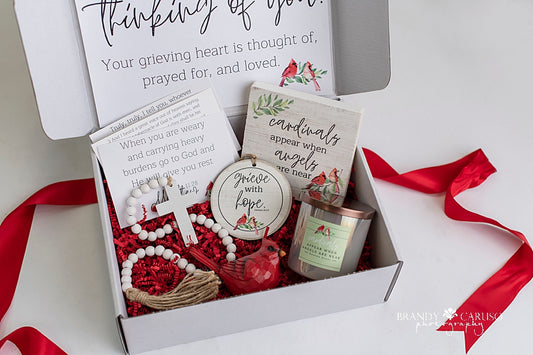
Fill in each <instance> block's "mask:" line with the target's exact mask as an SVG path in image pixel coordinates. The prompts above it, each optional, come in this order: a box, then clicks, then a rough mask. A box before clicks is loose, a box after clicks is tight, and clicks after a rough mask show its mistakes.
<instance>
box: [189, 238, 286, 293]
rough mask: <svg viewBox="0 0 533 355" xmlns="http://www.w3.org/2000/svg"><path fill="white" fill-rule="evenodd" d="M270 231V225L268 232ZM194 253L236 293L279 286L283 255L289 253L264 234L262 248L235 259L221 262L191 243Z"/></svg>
mask: <svg viewBox="0 0 533 355" xmlns="http://www.w3.org/2000/svg"><path fill="white" fill-rule="evenodd" d="M267 234H268V228H267V230H266V231H265V236H266V235H267ZM189 251H190V254H191V255H192V256H193V257H194V258H196V260H198V261H199V262H200V263H201V264H203V265H205V266H207V267H208V268H210V269H211V270H213V271H214V272H215V273H217V274H218V276H219V277H220V279H221V280H222V282H223V283H224V284H225V285H226V287H227V288H228V290H229V291H230V292H231V293H232V294H233V295H242V294H246V293H251V292H257V291H263V290H268V289H270V288H273V287H275V286H277V284H278V282H279V278H280V275H281V272H280V270H279V263H280V258H281V257H283V256H284V255H285V252H284V251H283V250H281V249H280V248H279V247H278V245H277V244H276V243H275V242H273V241H271V240H268V239H265V238H263V242H262V244H261V248H260V249H259V250H258V251H256V252H255V253H252V254H250V255H246V256H243V257H242V258H240V259H237V260H235V261H230V262H228V263H226V264H222V265H218V264H217V263H215V262H214V261H213V260H211V259H209V257H207V255H205V254H204V253H203V252H202V251H200V250H199V249H196V248H195V247H191V248H190V249H189Z"/></svg>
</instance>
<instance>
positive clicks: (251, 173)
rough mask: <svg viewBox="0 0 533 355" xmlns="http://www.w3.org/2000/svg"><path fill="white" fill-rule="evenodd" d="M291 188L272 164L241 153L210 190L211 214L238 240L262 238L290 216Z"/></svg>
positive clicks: (279, 226)
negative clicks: (239, 158) (265, 231)
mask: <svg viewBox="0 0 533 355" xmlns="http://www.w3.org/2000/svg"><path fill="white" fill-rule="evenodd" d="M291 205H292V194H291V187H290V185H289V182H288V181H287V178H286V177H285V176H284V175H283V173H281V171H279V170H278V169H277V168H276V167H275V166H273V165H270V164H269V163H267V162H264V161H261V160H257V158H256V157H255V156H252V155H249V156H243V157H242V158H241V160H240V161H238V162H236V163H234V164H231V165H230V166H228V167H227V168H226V169H224V170H223V171H222V172H221V173H220V175H219V176H218V177H217V179H216V180H215V182H214V184H213V189H212V190H211V210H212V212H213V217H214V218H215V220H216V221H217V223H219V224H220V225H222V227H224V228H225V229H227V230H228V232H229V233H230V234H231V235H232V236H234V237H236V238H240V239H244V240H257V239H261V238H262V237H263V234H264V230H265V228H267V227H268V228H269V232H268V235H270V234H272V233H274V232H275V231H277V230H278V229H279V228H281V226H282V225H283V223H285V220H286V219H287V217H288V216H289V213H290V210H291Z"/></svg>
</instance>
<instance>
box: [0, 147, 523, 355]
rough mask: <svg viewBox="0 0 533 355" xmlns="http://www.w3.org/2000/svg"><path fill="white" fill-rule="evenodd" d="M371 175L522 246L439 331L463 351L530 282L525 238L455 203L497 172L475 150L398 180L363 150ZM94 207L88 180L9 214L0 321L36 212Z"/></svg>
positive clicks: (40, 344) (52, 350)
mask: <svg viewBox="0 0 533 355" xmlns="http://www.w3.org/2000/svg"><path fill="white" fill-rule="evenodd" d="M363 151H364V154H365V156H366V159H367V161H368V165H369V166H370V170H371V171H372V175H373V176H374V177H375V178H378V179H382V180H385V181H388V182H391V183H394V184H398V185H402V186H405V187H407V188H410V189H414V190H417V191H421V192H424V193H442V192H446V197H445V201H444V211H445V213H446V215H447V216H449V217H450V218H453V219H456V220H460V221H470V222H482V223H489V224H492V225H495V226H497V227H499V228H502V229H504V230H506V231H508V232H510V233H512V234H513V235H515V236H517V237H518V238H520V239H521V240H522V241H523V244H522V246H521V247H520V248H519V249H518V251H517V252H516V253H515V254H514V255H513V256H512V257H511V258H510V259H509V260H508V261H507V263H506V264H505V265H504V266H503V267H502V268H501V269H500V270H499V271H498V272H496V273H495V274H494V275H493V276H492V277H491V278H489V279H488V280H487V281H486V282H485V283H484V284H483V285H481V287H479V288H478V289H477V290H476V291H475V292H474V293H473V294H472V295H471V296H470V297H469V298H468V299H467V300H466V301H465V302H464V303H463V305H461V307H459V309H458V310H457V312H456V313H457V315H456V316H455V317H453V318H451V319H449V320H448V321H447V322H446V323H445V324H444V325H443V326H442V327H440V328H439V329H438V330H440V331H463V332H464V334H465V347H466V351H467V352H468V350H469V349H470V348H471V347H472V345H473V344H474V343H475V342H476V341H477V340H478V339H479V337H480V336H481V335H482V334H483V333H484V331H485V330H487V329H488V327H490V325H491V324H492V323H493V322H494V321H495V320H496V319H497V318H498V316H499V315H500V314H501V313H502V312H503V311H504V310H505V309H506V308H507V306H508V305H509V304H510V303H511V302H512V301H513V299H514V298H515V297H516V295H517V294H518V292H519V291H520V290H521V289H522V287H524V285H526V284H527V283H528V282H529V281H530V280H531V278H532V277H533V251H532V249H531V247H530V245H529V243H528V241H527V239H526V238H525V236H524V235H523V234H522V233H520V232H517V231H514V230H512V229H509V228H507V227H505V226H503V225H502V224H500V223H499V222H497V221H495V220H493V219H490V218H487V217H484V216H481V215H479V214H477V213H473V212H470V211H468V210H466V209H464V208H463V207H461V206H460V205H459V204H458V203H457V202H456V201H455V199H454V197H455V196H457V195H458V194H460V193H461V192H463V191H465V190H467V189H470V188H473V187H476V186H478V185H480V184H481V183H483V181H485V179H486V178H487V177H488V176H489V175H491V174H493V173H494V172H495V171H496V169H495V168H494V167H493V166H492V164H490V162H489V161H488V159H487V157H486V156H485V154H484V153H483V152H482V151H481V150H477V151H475V152H473V153H471V154H469V155H467V156H466V157H464V158H462V159H459V160H457V161H455V162H453V163H450V164H446V165H441V166H435V167H430V168H425V169H419V170H415V171H411V172H408V173H405V174H401V175H400V174H398V173H397V172H396V171H395V170H394V169H393V168H392V167H391V166H390V165H389V164H387V163H386V162H385V161H384V160H383V159H382V158H380V157H379V156H378V155H377V154H375V153H374V152H372V151H370V150H368V149H363ZM95 202H96V192H95V186H94V180H93V179H85V180H75V181H65V182H60V183H56V184H52V185H49V186H47V187H45V188H43V189H42V190H40V191H38V192H37V193H35V194H34V195H33V196H31V197H30V198H28V199H27V200H26V201H25V202H24V203H23V204H21V205H20V206H19V207H17V208H16V209H15V210H14V211H13V212H11V213H10V214H9V215H8V216H7V217H6V219H5V220H4V221H3V223H2V224H1V225H0V270H3V272H2V274H0V275H1V276H0V284H2V285H3V286H4V290H5V291H4V292H2V293H1V294H0V320H1V319H2V318H3V317H4V315H5V313H6V312H7V310H8V308H9V305H10V304H11V301H12V299H13V295H14V293H15V288H16V285H17V281H18V277H19V274H20V268H21V266H22V260H23V258H24V253H25V250H26V244H27V242H28V236H29V232H30V228H31V223H32V219H33V212H34V211H35V206H36V205H38V204H48V205H82V204H90V203H95ZM7 340H9V341H11V342H13V343H14V344H15V345H16V346H17V347H18V348H19V349H20V350H21V352H22V354H53V355H55V354H65V352H63V350H61V349H60V348H59V347H58V346H57V345H55V344H54V343H53V342H52V341H50V340H49V339H48V338H46V337H45V336H44V335H42V334H41V333H40V332H38V331H37V330H36V329H34V328H31V327H23V328H20V329H17V330H15V331H14V332H13V333H11V334H9V335H8V336H7V337H5V338H4V339H2V340H0V347H1V346H2V345H3V344H4V343H5V342H6V341H7Z"/></svg>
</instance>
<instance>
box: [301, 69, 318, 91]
mask: <svg viewBox="0 0 533 355" xmlns="http://www.w3.org/2000/svg"><path fill="white" fill-rule="evenodd" d="M302 76H303V77H304V78H306V79H307V80H309V81H312V82H313V84H315V91H320V85H318V82H317V81H316V79H315V72H314V71H313V68H311V63H309V62H307V63H305V67H304V71H303V72H302Z"/></svg>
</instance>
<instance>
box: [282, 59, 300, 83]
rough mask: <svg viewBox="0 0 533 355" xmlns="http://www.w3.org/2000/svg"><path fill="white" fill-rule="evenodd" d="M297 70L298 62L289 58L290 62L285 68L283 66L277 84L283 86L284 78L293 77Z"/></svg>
mask: <svg viewBox="0 0 533 355" xmlns="http://www.w3.org/2000/svg"><path fill="white" fill-rule="evenodd" d="M297 72H298V64H297V63H296V62H295V61H294V59H291V62H290V63H289V65H288V66H287V68H285V70H284V71H283V74H281V83H279V86H280V87H283V84H285V79H287V78H294V77H295V76H296V73H297Z"/></svg>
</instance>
